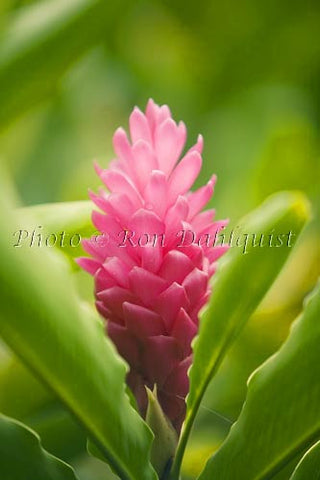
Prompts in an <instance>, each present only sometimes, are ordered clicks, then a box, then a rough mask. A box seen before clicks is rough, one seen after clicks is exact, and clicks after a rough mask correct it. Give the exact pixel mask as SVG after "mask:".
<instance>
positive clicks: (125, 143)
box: [79, 100, 226, 431]
mask: <svg viewBox="0 0 320 480" xmlns="http://www.w3.org/2000/svg"><path fill="white" fill-rule="evenodd" d="M129 123H130V135H131V142H129V140H128V138H127V135H126V133H125V131H124V130H123V129H122V128H119V129H118V130H117V131H116V132H115V134H114V138H113V144H114V149H115V152H116V156H117V158H116V159H115V160H114V161H112V163H111V164H110V166H109V168H108V169H106V170H103V169H100V168H99V167H97V172H98V174H99V176H100V178H101V180H102V181H103V183H104V184H105V186H106V187H107V189H108V190H109V192H110V193H107V192H106V191H105V190H104V189H102V190H101V191H100V192H99V195H95V194H93V193H91V198H92V200H93V201H94V203H95V204H96V205H97V206H98V208H99V209H100V210H101V212H103V213H101V212H97V211H94V212H93V216H92V219H93V223H94V225H95V227H96V228H97V229H98V230H99V231H100V232H101V233H103V234H105V236H104V237H101V238H98V239H97V238H92V239H90V240H85V241H84V243H83V246H84V248H85V250H86V251H87V252H88V253H89V254H90V255H91V256H92V258H81V259H79V263H80V265H81V266H82V268H84V269H85V270H87V271H88V272H89V273H91V274H92V275H93V276H94V280H95V295H96V306H97V309H98V310H99V312H100V313H101V315H102V316H103V317H104V318H105V319H106V320H107V323H106V325H107V331H108V335H109V336H110V338H111V339H112V340H113V342H114V343H115V345H116V347H117V349H118V351H119V353H120V354H121V355H122V356H123V357H124V358H125V359H126V360H127V362H128V363H129V365H130V372H129V374H128V379H127V381H128V384H129V386H130V387H131V389H132V391H133V393H134V394H135V396H136V398H137V401H138V405H139V407H140V410H141V413H142V414H144V413H145V410H146V401H147V397H146V393H145V385H147V386H148V387H149V388H153V386H154V384H156V385H157V391H158V396H159V401H160V403H161V405H162V408H163V410H164V412H165V413H166V414H167V416H168V417H169V418H170V420H171V422H172V424H173V425H174V427H175V428H176V429H177V431H179V430H180V428H181V424H182V421H183V419H184V415H185V401H184V399H185V397H186V395H187V393H188V376H187V370H188V368H189V366H190V364H191V361H192V351H191V341H192V339H193V337H194V336H195V334H196V333H197V329H198V314H199V310H200V309H201V308H202V307H203V306H204V304H205V303H206V301H207V299H208V297H209V294H210V286H209V279H210V277H211V276H212V275H213V273H214V271H215V265H216V260H217V259H218V258H219V257H220V256H221V255H222V254H223V253H224V251H225V250H226V247H224V246H214V247H213V246H212V242H211V243H210V244H207V243H206V241H205V239H208V238H209V235H210V238H211V239H212V238H214V236H215V235H216V234H217V232H218V231H219V230H220V229H221V228H223V227H224V225H225V224H226V222H225V221H220V222H214V221H213V218H214V210H207V211H204V212H202V209H203V207H204V206H205V205H206V204H207V203H208V201H209V200H210V198H211V196H212V194H213V187H214V183H215V177H212V178H211V180H210V181H209V182H208V183H207V184H206V185H205V186H203V187H201V188H199V189H198V190H196V191H194V192H191V191H190V187H191V186H192V185H193V183H194V181H195V179H196V178H197V176H198V174H199V171H200V169H201V164H202V158H201V152H202V144H203V142H202V137H201V136H199V137H198V141H197V143H196V144H195V145H194V146H193V147H192V148H191V149H190V150H189V151H188V152H187V153H186V154H185V155H184V156H183V158H182V159H181V160H180V161H178V160H179V158H180V155H181V153H182V150H183V148H184V145H185V141H186V128H185V125H184V123H182V122H180V123H179V124H178V125H177V124H176V123H175V122H174V121H173V119H172V117H171V114H170V110H169V108H168V107H167V106H166V105H163V106H161V107H160V106H158V105H156V104H155V103H154V102H153V101H152V100H149V102H148V105H147V108H146V113H145V114H143V113H142V112H141V111H140V110H139V109H137V108H135V109H134V110H133V112H132V114H131V116H130V122H129ZM183 231H184V232H185V238H184V240H183V238H182V236H183V233H182V232H183ZM191 232H193V234H191ZM148 235H149V237H148ZM194 239H197V240H199V239H200V240H201V241H200V242H197V241H194V242H192V240H194ZM198 243H200V244H198Z"/></svg>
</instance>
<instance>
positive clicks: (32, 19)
mask: <svg viewBox="0 0 320 480" xmlns="http://www.w3.org/2000/svg"><path fill="white" fill-rule="evenodd" d="M121 6H122V2H119V1H118V2H108V1H105V0H68V1H66V0H46V1H44V2H36V3H35V4H34V5H31V6H28V7H25V8H23V9H21V10H20V11H19V12H18V13H16V14H14V16H13V17H12V18H11V19H10V21H9V22H8V28H7V29H4V31H3V32H2V36H1V40H0V45H1V46H0V105H1V109H0V129H1V128H3V127H4V126H6V125H7V123H8V122H9V121H10V120H12V119H13V118H14V117H15V116H17V115H19V114H20V113H22V112H24V111H25V110H26V109H28V108H29V107H31V106H33V105H36V104H37V103H38V102H40V101H42V100H44V99H46V98H47V97H49V96H50V95H52V94H53V93H54V92H55V90H56V88H57V86H58V82H59V80H60V79H61V77H62V75H63V73H64V72H65V71H66V70H67V69H68V67H70V65H72V64H73V63H74V62H75V61H76V60H77V59H78V58H79V57H80V55H82V54H83V53H84V52H86V51H87V50H88V49H90V48H91V47H92V46H94V45H95V44H97V43H98V42H100V41H102V40H103V39H104V38H105V36H106V32H108V31H109V30H110V29H112V27H113V24H114V18H117V15H116V13H117V12H121Z"/></svg>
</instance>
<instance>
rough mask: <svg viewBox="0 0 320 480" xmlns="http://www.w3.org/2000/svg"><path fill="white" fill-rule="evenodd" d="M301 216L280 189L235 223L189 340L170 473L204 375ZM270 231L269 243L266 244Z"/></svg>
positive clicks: (281, 258)
mask: <svg viewBox="0 0 320 480" xmlns="http://www.w3.org/2000/svg"><path fill="white" fill-rule="evenodd" d="M307 218H308V203H307V201H306V199H305V197H304V196H303V195H302V194H300V193H298V192H281V193H278V194H275V195H273V196H272V197H270V198H269V199H267V200H266V201H265V203H263V204H262V205H261V206H260V207H259V208H258V209H257V210H254V211H253V212H252V213H250V214H249V215H248V216H247V217H245V218H244V219H243V220H242V221H241V222H240V223H239V226H241V229H239V230H238V231H237V232H236V235H240V237H239V238H240V239H241V241H240V242H239V244H241V245H240V246H238V247H237V246H233V247H231V248H230V250H229V252H228V253H227V254H226V258H225V263H224V264H223V265H222V266H221V269H220V271H219V272H218V274H217V278H216V282H215V283H214V285H213V293H212V297H211V301H210V304H209V307H208V309H207V310H206V311H205V313H204V315H203V317H202V319H201V322H200V331H199V336H198V337H197V338H196V340H195V341H194V344H193V350H194V360H193V365H192V367H191V370H190V374H189V376H190V393H189V395H188V397H187V413H186V420H185V423H184V425H183V429H182V436H181V438H180V442H179V445H178V450H177V454H176V459H175V462H174V466H173V470H172V478H173V479H177V478H178V474H179V470H180V465H181V461H182V456H183V452H184V449H185V446H186V443H187V439H188V436H189V434H190V431H191V428H192V425H193V422H194V418H195V416H196V413H197V411H198V408H199V406H200V402H201V400H202V397H203V395H204V393H205V391H206V388H207V386H208V384H209V382H210V380H211V379H212V377H213V375H214V374H215V373H216V371H217V369H218V368H219V366H220V364H221V362H222V360H223V358H224V356H225V354H226V352H227V351H228V349H229V348H230V346H231V345H232V343H233V341H234V340H235V338H236V337H237V335H238V334H239V333H240V331H241V329H242V328H243V326H244V325H245V323H246V321H247V320H248V318H249V317H250V315H251V314H252V313H253V312H254V310H255V309H256V307H257V306H258V305H259V303H260V301H261V300H262V298H263V297H264V295H265V294H266V292H267V291H268V289H269V287H270V286H271V284H272V283H273V281H274V280H275V278H276V276H277V274H278V273H279V271H280V269H281V267H282V266H283V264H284V262H285V260H286V259H287V257H288V255H289V253H290V251H291V247H292V245H293V243H294V241H295V240H296V238H297V235H298V234H299V233H300V231H301V229H302V227H303V225H304V223H305V221H306V219H307ZM290 232H291V235H290ZM271 234H272V235H273V237H272V242H271V245H273V246H269V240H270V237H269V235H271ZM241 235H242V236H241ZM246 235H248V237H246ZM253 235H255V236H256V237H255V240H256V241H255V243H254V242H253ZM261 235H264V237H261ZM279 236H280V237H279ZM245 238H247V243H246V244H244V242H245ZM260 238H262V239H263V243H262V244H261V245H262V246H260V243H259V242H260ZM279 238H281V239H282V240H283V243H282V244H280V241H279ZM235 245H236V244H235ZM275 245H278V246H275Z"/></svg>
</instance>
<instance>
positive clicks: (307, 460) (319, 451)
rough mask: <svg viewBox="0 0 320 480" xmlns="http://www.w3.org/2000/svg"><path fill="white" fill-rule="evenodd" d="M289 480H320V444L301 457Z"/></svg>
mask: <svg viewBox="0 0 320 480" xmlns="http://www.w3.org/2000/svg"><path fill="white" fill-rule="evenodd" d="M290 480H320V442H318V443H316V444H315V445H313V447H311V448H310V450H308V451H307V453H306V454H305V455H304V456H303V458H302V460H301V461H300V462H299V464H298V466H297V468H296V469H295V471H294V472H293V475H292V476H291V478H290Z"/></svg>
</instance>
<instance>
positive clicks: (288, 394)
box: [199, 286, 320, 480]
mask: <svg viewBox="0 0 320 480" xmlns="http://www.w3.org/2000/svg"><path fill="white" fill-rule="evenodd" d="M319 318H320V286H318V288H317V289H316V290H315V292H314V293H313V294H312V296H311V298H310V299H308V301H307V305H306V307H305V311H304V313H303V314H302V315H301V316H300V318H298V320H297V321H296V322H295V323H294V324H293V327H292V329H291V333H290V335H289V338H288V339H287V341H286V342H285V343H284V344H283V346H282V347H281V348H280V350H279V351H278V352H277V353H276V354H275V355H274V356H273V357H271V358H269V359H268V360H267V361H266V362H265V363H264V364H263V365H262V366H261V367H259V368H258V369H257V370H256V371H255V372H254V374H253V375H252V376H251V378H250V380H249V383H248V394H247V398H246V402H245V404H244V407H243V410H242V412H241V414H240V417H239V419H238V421H237V422H236V423H235V425H234V426H233V427H232V429H231V431H230V434H229V436H228V437H227V439H226V441H225V442H224V444H223V445H222V447H221V448H220V450H218V452H217V453H216V455H214V456H213V457H212V459H211V460H210V461H209V462H208V463H207V466H206V468H205V470H204V472H203V473H202V474H201V475H200V477H199V480H211V479H213V478H219V480H229V479H230V478H237V479H239V480H266V479H270V478H272V477H273V475H275V474H276V473H277V472H278V471H280V470H281V469H282V468H283V467H284V466H285V465H286V464H287V463H288V462H289V461H290V460H291V459H293V458H294V457H295V456H296V455H297V453H298V452H301V453H302V452H303V451H304V450H305V449H306V448H307V447H308V446H309V445H310V444H312V443H313V441H314V440H315V439H317V438H319V436H320V409H319V404H320V382H319V378H320V349H319V344H320V322H319ZM318 460H319V459H318ZM310 461H311V460H310ZM308 464H309V462H308ZM297 478H303V479H308V480H310V479H311V478H312V477H309V476H308V475H307V476H304V477H297ZM316 478H317V477H316Z"/></svg>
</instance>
